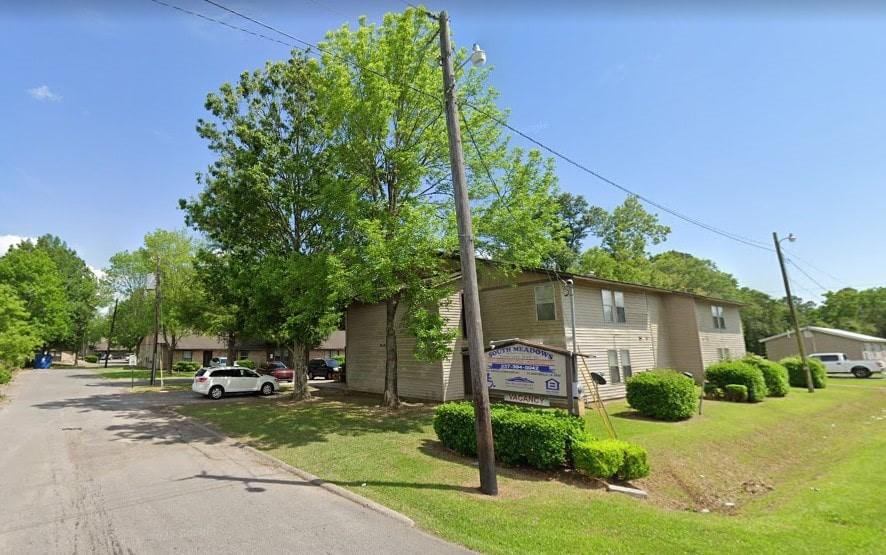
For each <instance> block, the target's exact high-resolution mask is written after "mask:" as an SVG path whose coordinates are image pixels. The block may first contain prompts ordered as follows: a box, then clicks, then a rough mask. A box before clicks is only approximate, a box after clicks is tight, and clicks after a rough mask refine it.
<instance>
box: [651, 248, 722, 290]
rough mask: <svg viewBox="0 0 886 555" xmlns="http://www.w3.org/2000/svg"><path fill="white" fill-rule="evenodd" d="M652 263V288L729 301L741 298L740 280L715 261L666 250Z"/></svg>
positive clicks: (655, 257) (654, 257) (657, 255)
mask: <svg viewBox="0 0 886 555" xmlns="http://www.w3.org/2000/svg"><path fill="white" fill-rule="evenodd" d="M650 262H651V263H652V265H651V272H650V277H651V279H650V284H651V285H656V286H658V287H664V288H666V289H675V290H677V291H689V292H692V293H697V294H699V295H709V296H712V297H721V298H725V299H735V298H736V297H737V293H738V280H737V279H735V277H733V276H732V274H729V273H727V272H724V271H722V270H720V269H719V268H717V264H716V263H715V262H714V261H713V260H707V259H705V258H698V257H696V256H693V255H691V254H689V253H685V252H678V251H666V252H663V253H661V254H656V255H655V256H653V257H651V258H650Z"/></svg>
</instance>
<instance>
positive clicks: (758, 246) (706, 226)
mask: <svg viewBox="0 0 886 555" xmlns="http://www.w3.org/2000/svg"><path fill="white" fill-rule="evenodd" d="M151 1H152V2H154V3H157V4H161V5H164V6H167V7H169V8H173V9H177V10H179V11H182V12H184V13H188V14H191V15H194V16H197V17H201V18H203V19H206V20H209V21H213V22H215V23H219V24H221V25H225V26H226V27H229V28H232V29H235V30H239V31H243V32H246V33H249V34H251V35H253V36H256V37H259V38H264V39H268V40H273V41H274V42H277V43H280V44H285V45H286V46H291V47H295V45H292V44H289V43H285V42H283V41H280V40H276V39H272V38H270V37H267V36H265V35H262V34H260V33H256V32H253V31H250V30H247V29H243V28H239V27H236V26H233V25H230V24H228V23H226V22H223V21H221V20H217V19H213V18H210V17H208V16H205V15H203V14H199V13H197V12H193V11H191V10H187V9H184V8H180V7H178V6H175V5H173V4H169V3H167V2H163V1H162V0H151ZM203 1H204V2H206V3H208V4H211V5H213V6H215V7H217V8H219V9H221V10H224V11H226V12H228V13H230V14H233V15H236V16H238V17H240V18H242V19H245V20H247V21H250V22H252V23H254V24H256V25H259V26H261V27H263V28H265V29H267V30H269V31H273V32H275V33H278V34H280V35H282V36H284V37H287V38H289V39H291V40H293V41H296V42H297V43H299V44H302V45H304V46H305V47H307V48H313V49H316V50H318V51H321V52H324V53H326V54H329V55H331V56H334V57H336V58H338V59H340V60H342V61H344V62H345V63H347V64H348V65H350V66H352V67H354V68H355V69H360V70H361V71H365V72H367V73H371V74H374V75H376V76H378V77H381V78H382V79H385V80H389V78H388V76H386V75H384V74H383V73H381V72H379V71H376V70H374V69H372V68H367V67H364V66H361V65H360V64H358V63H357V62H355V61H353V60H349V59H345V58H343V57H342V56H340V55H338V54H336V53H334V52H330V51H329V50H326V49H324V48H321V47H320V46H319V45H317V44H314V43H311V42H308V41H306V40H303V39H300V38H298V37H296V36H294V35H291V34H289V33H287V32H285V31H282V30H280V29H278V28H276V27H273V26H272V25H269V24H267V23H264V22H263V21H260V20H258V19H255V18H253V17H250V16H248V15H246V14H243V13H241V12H239V11H237V10H234V9H232V8H229V7H227V6H225V5H223V4H221V3H219V2H216V1H215V0H203ZM407 4H408V3H407ZM413 7H415V6H413ZM425 12H427V10H425ZM427 13H429V12H427ZM401 85H402V86H405V87H407V88H408V89H410V90H412V91H414V92H417V93H419V94H422V95H424V96H427V97H430V98H433V99H434V100H435V101H437V102H440V101H441V99H440V97H439V96H437V95H436V94H432V93H429V92H427V91H424V90H422V89H420V88H418V87H415V86H413V85H411V84H409V83H402V84H401ZM463 105H465V106H467V107H469V108H471V109H472V110H474V111H476V112H478V113H480V114H482V115H484V116H486V117H487V118H489V119H490V120H492V121H493V122H495V123H496V124H497V125H499V126H500V127H503V128H505V129H507V130H509V131H511V132H512V133H515V134H517V135H519V136H520V137H522V138H524V139H526V140H527V141H529V142H531V143H532V144H534V145H536V146H538V147H539V148H541V149H543V150H544V151H546V152H548V153H549V154H551V155H553V156H555V157H556V158H559V159H561V160H563V161H564V162H566V163H568V164H570V165H572V166H574V167H576V168H578V169H579V170H581V171H583V172H585V173H587V174H588V175H590V176H592V177H594V178H596V179H598V180H600V181H602V182H604V183H606V184H608V185H610V186H612V187H614V188H616V189H618V190H620V191H622V192H624V193H626V194H628V195H630V196H633V197H635V198H637V199H638V200H640V201H642V202H644V203H646V204H648V205H650V206H653V207H655V208H658V209H659V210H661V211H663V212H666V213H668V214H670V215H672V216H674V217H676V218H678V219H680V220H683V221H685V222H687V223H690V224H692V225H695V226H697V227H700V228H702V229H705V230H707V231H710V232H711V233H714V234H717V235H720V236H721V237H724V238H726V239H731V240H733V241H736V242H739V243H742V244H744V245H747V246H750V247H754V248H756V249H761V250H765V251H769V252H772V251H773V250H774V249H773V248H772V247H769V246H766V244H765V243H763V242H761V241H757V240H756V239H751V238H749V237H745V236H743V235H739V234H737V233H732V232H729V231H726V230H724V229H720V228H718V227H715V226H712V225H710V224H707V223H704V222H702V221H701V220H698V219H696V218H692V217H690V216H688V215H686V214H683V213H682V212H679V211H677V210H675V209H672V208H669V207H668V206H666V205H664V204H661V203H659V202H656V201H654V200H652V199H651V198H649V197H646V196H644V195H641V194H639V193H637V192H635V191H633V190H631V189H629V188H628V187H626V186H624V185H621V184H620V183H618V182H616V181H614V180H612V179H610V178H608V177H606V176H604V175H602V174H600V173H598V172H596V171H594V170H592V169H590V168H588V167H587V166H585V165H584V164H582V163H581V162H578V161H577V160H575V159H573V158H571V157H570V156H567V155H566V154H564V153H562V152H560V151H558V150H557V149H555V148H553V147H551V146H549V145H547V144H545V143H543V142H542V141H540V140H538V139H536V138H535V137H533V136H531V135H529V134H528V133H525V132H523V131H521V130H520V129H518V128H516V127H514V126H513V125H511V124H509V123H508V122H506V121H504V120H503V119H502V118H501V117H499V116H497V115H495V114H492V113H490V112H488V111H487V110H484V109H483V108H480V107H478V106H476V105H474V104H473V103H471V102H469V101H464V102H463Z"/></svg>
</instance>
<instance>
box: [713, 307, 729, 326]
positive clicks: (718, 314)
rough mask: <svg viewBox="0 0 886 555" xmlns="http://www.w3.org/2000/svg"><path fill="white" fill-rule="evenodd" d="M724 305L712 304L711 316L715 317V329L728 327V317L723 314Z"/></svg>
mask: <svg viewBox="0 0 886 555" xmlns="http://www.w3.org/2000/svg"><path fill="white" fill-rule="evenodd" d="M723 314H724V313H723V307H722V306H718V305H711V317H712V318H713V319H714V329H717V330H725V329H726V318H725V316H724V315H723Z"/></svg>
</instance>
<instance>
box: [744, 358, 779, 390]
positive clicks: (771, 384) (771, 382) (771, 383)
mask: <svg viewBox="0 0 886 555" xmlns="http://www.w3.org/2000/svg"><path fill="white" fill-rule="evenodd" d="M742 362H746V363H748V364H750V365H751V366H756V367H757V368H759V369H760V372H762V373H763V381H765V382H766V389H768V390H769V397H784V396H785V395H787V394H788V392H789V391H790V390H791V387H790V385H789V384H788V370H787V368H785V367H784V366H782V365H781V364H779V363H777V362H774V361H771V360H769V359H765V358H763V357H761V356H757V355H748V356H746V357H745V358H743V359H742Z"/></svg>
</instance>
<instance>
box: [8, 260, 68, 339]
mask: <svg viewBox="0 0 886 555" xmlns="http://www.w3.org/2000/svg"><path fill="white" fill-rule="evenodd" d="M0 283H3V284H6V285H9V286H10V287H11V288H12V289H13V290H14V291H15V294H16V296H17V297H18V298H19V299H20V300H21V301H22V302H23V303H24V307H25V310H26V311H27V313H28V315H29V320H30V322H31V324H32V325H33V327H34V331H35V333H36V335H37V337H38V338H39V339H40V341H41V343H42V344H43V345H46V346H50V345H60V344H63V343H64V341H65V339H66V338H69V337H70V336H71V329H72V325H71V320H70V310H69V307H68V296H67V294H66V292H65V281H64V278H63V277H62V275H61V273H60V272H59V270H58V267H57V266H56V264H55V262H54V261H53V260H52V258H51V257H50V256H49V255H48V254H47V253H46V252H45V251H44V250H42V249H38V248H37V247H36V246H35V245H34V244H32V243H29V242H25V243H22V244H20V245H17V246H14V247H12V248H11V249H9V251H8V252H7V253H6V254H5V255H4V256H3V257H0Z"/></svg>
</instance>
